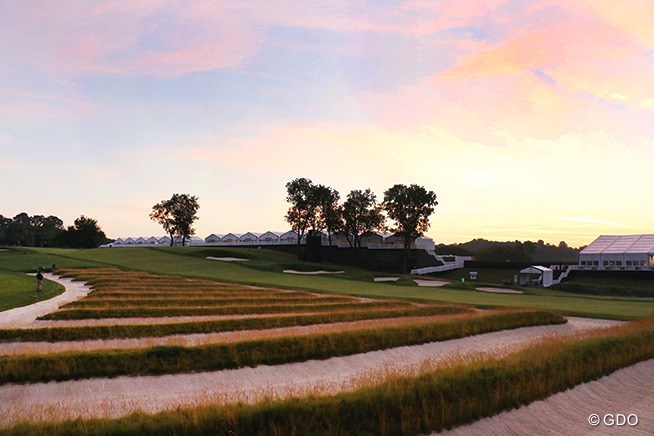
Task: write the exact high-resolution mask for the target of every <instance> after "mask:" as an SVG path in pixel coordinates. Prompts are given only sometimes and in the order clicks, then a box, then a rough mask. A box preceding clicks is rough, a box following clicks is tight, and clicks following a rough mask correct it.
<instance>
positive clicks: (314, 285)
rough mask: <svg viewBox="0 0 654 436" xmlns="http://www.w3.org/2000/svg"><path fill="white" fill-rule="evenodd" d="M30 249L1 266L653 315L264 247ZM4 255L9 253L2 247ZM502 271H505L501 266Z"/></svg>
mask: <svg viewBox="0 0 654 436" xmlns="http://www.w3.org/2000/svg"><path fill="white" fill-rule="evenodd" d="M32 251H33V253H34V254H31V255H28V256H24V255H18V254H16V255H13V260H12V261H11V262H9V263H8V264H7V265H8V266H5V268H9V269H13V270H15V271H24V270H29V269H30V268H32V269H33V267H31V266H29V265H31V264H30V263H26V262H27V261H28V260H29V259H30V256H34V258H48V259H50V260H51V262H50V263H52V262H55V263H57V265H60V264H61V265H62V266H63V265H66V266H71V267H76V266H105V267H120V268H123V269H129V270H141V271H147V272H152V273H159V274H170V275H181V276H186V277H197V278H206V279H211V280H219V281H226V282H235V283H245V284H252V285H261V286H272V287H278V288H286V289H288V288H291V289H308V290H311V291H317V292H336V293H345V294H351V295H360V296H369V297H404V298H411V299H419V300H429V301H441V302H450V303H462V304H471V305H476V306H479V307H498V306H513V307H536V308H541V309H548V310H556V311H559V312H562V313H564V314H569V315H577V316H588V317H599V318H611V319H635V318H639V317H645V316H651V315H654V299H652V298H640V299H633V298H622V297H601V296H589V295H580V294H570V293H566V292H560V291H554V290H547V289H533V288H520V289H521V290H523V291H524V292H525V293H524V294H490V293H483V292H478V291H475V290H474V287H475V286H478V285H479V284H478V283H470V282H469V281H467V282H466V283H463V284H460V283H459V284H455V283H453V284H452V285H449V286H445V287H439V288H424V287H418V286H417V285H415V284H413V283H412V282H411V281H410V280H408V279H407V278H405V277H402V279H401V281H400V282H398V283H392V282H391V283H388V282H380V283H375V282H373V277H374V276H379V275H388V274H383V273H374V272H371V271H366V270H362V269H357V268H351V267H341V266H337V265H329V264H310V263H306V262H299V261H296V260H294V259H293V257H292V256H288V255H283V254H275V253H273V252H267V251H264V250H261V251H258V250H248V249H243V248H241V249H237V248H233V249H227V248H221V249H213V248H204V247H186V248H183V247H159V248H111V249H94V250H66V249H44V248H40V249H32ZM213 255H217V256H233V257H243V258H249V259H251V260H250V261H249V262H220V261H211V260H205V256H213ZM5 256H7V254H6V253H5ZM7 257H12V256H7ZM289 267H292V269H300V270H302V269H304V270H307V269H313V268H315V269H342V270H345V273H344V274H334V275H329V276H299V275H293V274H283V273H282V270H283V269H286V268H289ZM502 273H504V274H505V272H504V271H503V270H502ZM453 274H455V273H453ZM459 275H460V273H459ZM505 275H506V274H505Z"/></svg>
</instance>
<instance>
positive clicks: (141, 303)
mask: <svg viewBox="0 0 654 436" xmlns="http://www.w3.org/2000/svg"><path fill="white" fill-rule="evenodd" d="M346 301H349V302H355V300H353V299H352V298H351V297H312V296H307V297H298V298H186V299H182V298H175V299H149V298H141V299H119V298H116V299H111V300H109V299H103V300H89V299H86V298H85V299H83V300H80V301H74V302H72V303H68V304H66V305H64V306H62V307H63V308H66V309H71V308H75V309H77V308H79V309H95V308H98V309H111V308H114V307H124V308H127V307H205V306H215V307H221V306H238V305H241V304H248V305H252V304H255V303H256V304H257V305H263V304H265V305H267V306H279V305H284V304H302V303H313V302H319V303H343V302H346Z"/></svg>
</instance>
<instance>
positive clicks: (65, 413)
mask: <svg viewBox="0 0 654 436" xmlns="http://www.w3.org/2000/svg"><path fill="white" fill-rule="evenodd" d="M615 324H618V322H616V321H606V320H594V319H583V318H570V320H569V322H568V323H566V324H559V325H550V326H537V327H523V328H518V329H514V330H505V331H501V332H493V333H486V334H482V335H477V336H469V337H466V338H461V339H454V340H450V341H443V342H433V343H429V344H423V345H415V346H407V347H398V348H393V349H390V350H380V351H372V352H369V353H362V354H356V355H352V356H344V357H334V358H331V359H326V360H311V361H307V362H299V363H291V364H285V365H277V366H266V365H261V366H258V367H256V368H241V369H235V370H225V371H215V372H202V373H192V374H175V375H164V376H145V377H117V378H113V379H104V378H103V379H91V380H73V381H64V382H49V383H34V384H25V385H15V384H7V385H4V386H0V427H8V426H11V425H15V424H16V423H18V422H19V421H22V420H33V421H41V420H54V421H60V420H65V419H75V418H78V417H81V418H84V419H88V418H92V417H119V416H124V415H127V414H130V413H132V412H134V411H136V410H142V411H144V412H147V413H157V412H160V411H164V410H175V409H176V408H178V407H183V406H196V405H208V404H212V403H231V402H237V401H243V402H248V403H250V402H256V401H261V400H262V399H264V398H265V397H270V398H284V397H287V396H290V395H297V396H301V395H308V394H315V395H320V394H334V393H336V392H339V391H343V390H354V389H357V388H360V387H362V386H365V385H369V384H370V383H373V382H380V381H383V380H384V379H385V378H386V377H388V376H389V375H392V374H399V373H402V374H404V373H409V374H410V373H415V372H416V371H419V370H420V368H424V365H425V364H428V365H429V366H430V367H437V366H439V365H443V364H447V363H448V362H452V361H453V360H457V359H462V358H466V357H467V358H473V357H484V356H495V357H499V356H503V355H506V354H509V353H511V352H514V351H517V350H518V349H521V348H523V347H525V346H527V345H529V344H532V343H533V341H535V340H538V339H541V338H546V337H550V336H555V335H574V334H577V333H580V332H582V331H584V330H588V329H593V328H600V327H606V326H612V325H615ZM567 407H570V406H569V405H568V406H567Z"/></svg>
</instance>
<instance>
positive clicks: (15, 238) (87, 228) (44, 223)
mask: <svg viewBox="0 0 654 436" xmlns="http://www.w3.org/2000/svg"><path fill="white" fill-rule="evenodd" d="M110 241H111V240H110V239H108V238H107V237H106V236H105V234H104V232H103V231H102V229H101V228H100V226H99V225H98V222H97V220H94V219H93V218H89V217H85V216H84V215H82V216H81V217H79V218H77V219H76V220H75V222H74V224H73V225H72V226H68V227H64V222H63V221H62V220H61V219H60V218H58V217H56V216H54V215H50V216H44V215H33V216H30V215H28V214H27V213H25V212H21V213H19V214H18V215H16V216H15V217H13V218H8V217H4V216H2V215H0V244H1V245H12V246H23V247H63V248H95V247H98V246H100V245H102V244H106V243H107V242H110Z"/></svg>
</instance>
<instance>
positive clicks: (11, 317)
mask: <svg viewBox="0 0 654 436" xmlns="http://www.w3.org/2000/svg"><path fill="white" fill-rule="evenodd" d="M43 277H45V278H46V279H48V280H52V281H55V282H57V283H59V284H61V285H63V286H64V287H65V288H66V290H65V291H64V293H63V294H61V295H57V296H56V297H53V298H50V299H49V300H43V301H39V302H36V303H34V304H30V305H29V306H23V307H17V308H15V309H9V310H5V311H3V312H0V327H2V328H10V327H25V326H28V325H29V324H31V323H33V322H34V321H36V318H38V317H40V316H43V315H47V314H49V313H52V312H56V311H57V309H59V307H60V306H63V305H64V304H67V303H70V302H72V301H77V300H79V299H81V298H83V297H86V295H87V294H88V293H89V292H91V290H92V289H91V288H89V287H88V286H86V285H85V284H84V283H82V282H74V281H73V279H66V278H62V277H57V276H55V275H54V274H51V273H44V274H43ZM34 280H35V286H36V279H34Z"/></svg>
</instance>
